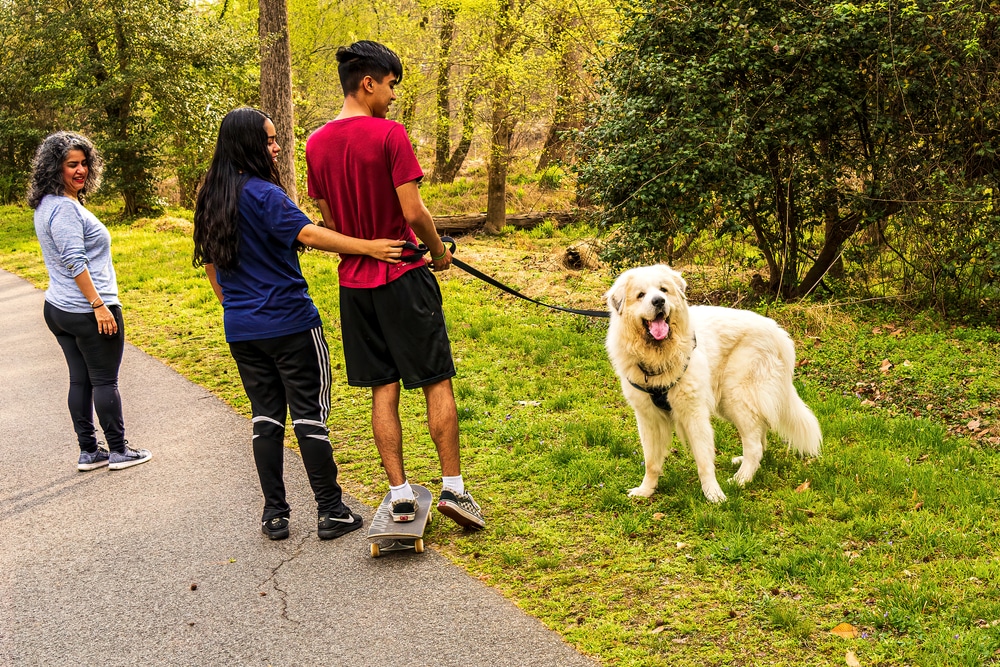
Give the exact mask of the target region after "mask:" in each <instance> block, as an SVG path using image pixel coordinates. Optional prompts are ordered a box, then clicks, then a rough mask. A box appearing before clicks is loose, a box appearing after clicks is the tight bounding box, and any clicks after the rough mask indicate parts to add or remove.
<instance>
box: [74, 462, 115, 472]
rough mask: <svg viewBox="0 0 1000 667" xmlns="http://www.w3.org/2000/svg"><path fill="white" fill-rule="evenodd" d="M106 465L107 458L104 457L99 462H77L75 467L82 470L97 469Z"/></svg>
mask: <svg viewBox="0 0 1000 667" xmlns="http://www.w3.org/2000/svg"><path fill="white" fill-rule="evenodd" d="M106 465H108V460H107V459H104V460H103V461H101V462H100V463H77V464H76V469H77V470H82V471H87V470H97V469H98V468H103V467H104V466H106Z"/></svg>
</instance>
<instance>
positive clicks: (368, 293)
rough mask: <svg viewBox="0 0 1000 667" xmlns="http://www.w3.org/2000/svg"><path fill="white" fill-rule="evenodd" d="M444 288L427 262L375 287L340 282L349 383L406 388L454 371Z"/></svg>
mask: <svg viewBox="0 0 1000 667" xmlns="http://www.w3.org/2000/svg"><path fill="white" fill-rule="evenodd" d="M441 306H442V299H441V288H440V287H439V286H438V282H437V278H435V277H434V274H433V273H431V270H430V269H428V268H420V269H414V270H412V271H407V272H406V273H404V274H403V275H402V276H400V277H399V278H397V279H396V280H393V281H392V282H390V283H388V284H386V285H382V286H381V287H374V288H353V287H341V288H340V324H341V330H342V336H343V341H344V361H345V363H346V366H347V383H348V384H349V385H351V386H352V387H380V386H382V385H386V384H393V383H396V382H399V381H400V380H402V381H403V387H404V388H406V389H416V388H418V387H426V386H428V385H432V384H435V383H437V382H440V381H442V380H447V379H448V378H451V377H454V376H455V362H454V360H453V359H452V357H451V342H450V341H449V340H448V330H447V328H446V327H445V322H444V312H443V310H442V307H441Z"/></svg>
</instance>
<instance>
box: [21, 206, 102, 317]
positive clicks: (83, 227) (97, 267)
mask: <svg viewBox="0 0 1000 667" xmlns="http://www.w3.org/2000/svg"><path fill="white" fill-rule="evenodd" d="M35 234H36V235H37V236H38V242H39V244H40V245H41V246H42V257H43V258H44V259H45V268H46V269H48V272H49V288H48V289H47V290H46V291H45V300H46V301H48V302H49V303H51V304H52V305H53V306H55V307H56V308H58V309H59V310H63V311H66V312H69V313H90V312H93V308H92V307H91V305H90V302H89V301H87V298H86V297H85V296H84V295H83V292H81V291H80V288H79V287H78V286H77V284H76V281H75V280H74V279H75V278H76V276H78V275H80V274H81V273H83V272H84V270H89V271H90V277H91V279H92V280H93V281H94V287H96V288H97V293H98V294H100V295H101V299H102V300H103V301H104V303H105V304H107V305H109V306H113V305H121V302H120V301H118V279H117V277H116V276H115V267H114V264H112V262H111V234H110V233H109V232H108V228H107V227H105V226H104V224H103V223H101V221H100V220H98V219H97V216H95V215H94V214H93V213H91V212H90V211H88V210H87V209H86V208H84V206H83V205H82V204H81V203H80V202H78V201H77V200H75V199H73V198H71V197H65V196H60V195H46V196H45V197H44V198H43V199H42V201H41V203H40V204H39V205H38V208H36V209H35Z"/></svg>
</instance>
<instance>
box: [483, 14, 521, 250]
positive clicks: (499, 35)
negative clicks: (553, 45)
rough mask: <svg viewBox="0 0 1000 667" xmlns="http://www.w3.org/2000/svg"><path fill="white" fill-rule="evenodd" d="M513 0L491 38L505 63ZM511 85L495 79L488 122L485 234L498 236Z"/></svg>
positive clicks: (504, 79) (504, 205)
mask: <svg viewBox="0 0 1000 667" xmlns="http://www.w3.org/2000/svg"><path fill="white" fill-rule="evenodd" d="M512 4H513V2H512V0H502V1H501V2H500V5H499V7H498V8H497V9H498V11H497V18H496V33H495V34H494V36H493V54H492V57H493V58H495V59H496V61H497V62H504V61H506V60H507V58H509V57H510V51H511V48H512V41H511V40H512V36H511V35H510V34H509V30H510V25H509V17H510V11H511V9H512ZM510 87H511V83H510V80H509V79H508V75H507V74H506V73H503V74H500V75H498V76H496V78H495V80H494V82H493V91H492V99H490V106H491V108H492V113H491V121H490V145H489V159H488V161H487V163H486V181H487V194H486V232H487V233H488V234H498V233H499V232H500V230H501V229H503V226H504V224H505V223H506V221H507V162H508V160H509V157H510V139H511V136H512V135H513V134H514V128H513V119H512V118H511V115H510V110H509V109H508V107H507V105H508V104H509V102H510V100H509V97H510Z"/></svg>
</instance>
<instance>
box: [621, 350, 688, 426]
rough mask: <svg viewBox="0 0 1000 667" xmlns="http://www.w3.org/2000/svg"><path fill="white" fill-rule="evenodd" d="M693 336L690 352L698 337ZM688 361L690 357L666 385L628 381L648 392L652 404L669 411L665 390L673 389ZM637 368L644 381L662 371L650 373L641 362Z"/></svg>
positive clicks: (640, 389) (682, 375) (682, 374)
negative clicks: (659, 385) (649, 384)
mask: <svg viewBox="0 0 1000 667" xmlns="http://www.w3.org/2000/svg"><path fill="white" fill-rule="evenodd" d="M693 338H694V347H692V348H691V351H692V352H694V349H695V348H696V347H698V337H697V336H693ZM690 363H691V357H688V360H687V363H685V364H684V368H682V369H681V374H680V375H678V376H677V379H676V380H674V381H673V382H672V383H671V384H670V385H669V386H667V387H653V388H649V387H643V386H642V385H638V384H636V383H635V382H632V381H631V380H629V381H628V383H629V384H630V385H632V386H633V387H635V388H636V389H638V390H639V391H642V392H645V393H647V394H649V397H650V399H652V401H653V405H655V406H656V407H658V408H660V409H661V410H663V411H665V412H670V411H671V410H672V408H671V407H670V401H669V400H667V392H668V391H670V390H671V389H673V388H674V387H675V386H677V383H678V382H680V381H681V378H682V377H684V373H686V372H687V369H688V365H689V364H690ZM639 370H640V371H642V378H643V381H644V382H649V378H651V377H655V376H657V375H659V374H660V373H662V372H663V371H659V372H656V373H651V372H650V371H649V370H647V369H646V367H645V366H643V365H642V364H639Z"/></svg>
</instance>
